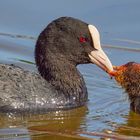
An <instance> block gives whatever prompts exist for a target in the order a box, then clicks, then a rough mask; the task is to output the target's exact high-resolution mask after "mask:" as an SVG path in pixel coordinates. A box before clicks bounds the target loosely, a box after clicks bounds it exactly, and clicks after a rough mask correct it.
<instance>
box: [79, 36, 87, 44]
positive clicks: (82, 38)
mask: <svg viewBox="0 0 140 140" xmlns="http://www.w3.org/2000/svg"><path fill="white" fill-rule="evenodd" d="M79 41H80V42H81V43H84V42H87V41H88V38H87V37H84V36H81V37H80V38H79Z"/></svg>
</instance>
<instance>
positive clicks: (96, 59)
mask: <svg viewBox="0 0 140 140" xmlns="http://www.w3.org/2000/svg"><path fill="white" fill-rule="evenodd" d="M88 29H89V32H90V34H91V37H92V41H93V46H94V48H95V49H96V50H93V51H91V52H89V54H88V55H89V57H90V59H91V62H92V63H94V64H96V65H97V66H99V67H100V68H101V69H103V70H104V71H106V72H110V71H113V66H112V64H111V62H110V60H109V58H108V57H107V55H106V54H105V53H104V51H103V50H102V48H101V45H100V35H99V32H98V30H97V29H96V27H95V26H93V25H88Z"/></svg>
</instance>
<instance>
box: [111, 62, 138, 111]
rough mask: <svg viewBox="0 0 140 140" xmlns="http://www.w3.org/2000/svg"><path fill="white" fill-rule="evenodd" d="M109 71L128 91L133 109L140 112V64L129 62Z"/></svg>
mask: <svg viewBox="0 0 140 140" xmlns="http://www.w3.org/2000/svg"><path fill="white" fill-rule="evenodd" d="M109 73H110V75H112V76H114V77H115V79H116V81H117V82H118V83H119V84H120V85H121V86H122V87H123V88H124V89H125V91H126V92H127V93H128V96H129V99H130V108H131V110H133V111H134V112H137V113H140V64H139V63H136V62H128V63H126V64H124V65H122V66H115V67H114V71H112V72H109Z"/></svg>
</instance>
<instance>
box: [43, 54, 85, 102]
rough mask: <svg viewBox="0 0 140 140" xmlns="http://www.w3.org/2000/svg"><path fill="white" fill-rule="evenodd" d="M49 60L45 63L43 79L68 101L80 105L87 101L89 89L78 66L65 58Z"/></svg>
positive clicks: (49, 58)
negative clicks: (73, 101)
mask: <svg viewBox="0 0 140 140" xmlns="http://www.w3.org/2000/svg"><path fill="white" fill-rule="evenodd" d="M50 56H52V55H49V57H48V58H47V56H46V61H45V74H44V75H43V77H44V78H45V79H46V80H47V81H48V82H49V83H50V84H51V85H52V86H53V88H54V89H55V90H56V91H57V92H58V93H59V94H64V95H65V97H66V98H67V99H68V100H75V101H76V102H77V103H78V104H83V103H85V101H87V88H86V86H85V82H84V79H83V77H82V75H81V74H80V72H79V71H78V69H77V68H76V65H75V64H73V63H72V62H70V61H68V60H66V59H65V58H63V57H62V58H61V57H60V56H59V58H54V56H53V58H51V57H50ZM55 57H56V56H55Z"/></svg>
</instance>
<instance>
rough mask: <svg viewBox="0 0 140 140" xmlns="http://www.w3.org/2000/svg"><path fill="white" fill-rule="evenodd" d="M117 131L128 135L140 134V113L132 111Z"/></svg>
mask: <svg viewBox="0 0 140 140" xmlns="http://www.w3.org/2000/svg"><path fill="white" fill-rule="evenodd" d="M115 131H116V132H117V133H119V134H123V135H127V136H128V135H129V136H140V114H136V113H133V112H131V111H130V113H129V116H127V122H126V123H125V124H123V125H120V126H119V127H118V128H117V129H116V130H115Z"/></svg>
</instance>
